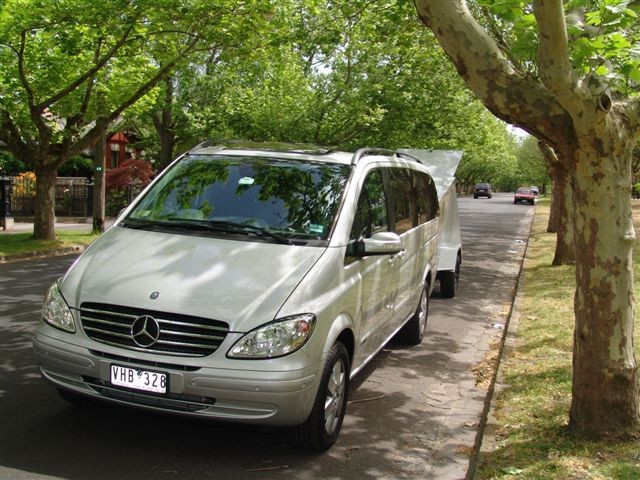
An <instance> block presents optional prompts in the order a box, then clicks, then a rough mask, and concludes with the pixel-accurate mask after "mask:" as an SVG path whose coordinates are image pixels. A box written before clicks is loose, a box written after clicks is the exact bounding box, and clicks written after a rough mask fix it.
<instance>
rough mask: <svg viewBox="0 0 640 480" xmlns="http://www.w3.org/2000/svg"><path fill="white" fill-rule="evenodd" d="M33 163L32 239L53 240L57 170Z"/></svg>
mask: <svg viewBox="0 0 640 480" xmlns="http://www.w3.org/2000/svg"><path fill="white" fill-rule="evenodd" d="M43 163H44V162H35V168H34V170H35V174H36V205H35V221H34V225H33V237H34V238H37V239H39V240H55V239H56V232H55V218H56V210H55V201H56V198H55V196H56V178H57V176H58V170H57V168H56V167H55V166H51V165H43Z"/></svg>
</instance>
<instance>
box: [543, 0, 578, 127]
mask: <svg viewBox="0 0 640 480" xmlns="http://www.w3.org/2000/svg"><path fill="white" fill-rule="evenodd" d="M533 13H534V15H535V17H536V21H537V22H538V30H539V32H540V36H539V45H538V54H537V63H538V70H539V72H540V80H541V81H542V83H543V84H544V86H545V87H547V88H548V89H549V90H550V91H551V92H553V93H554V95H555V97H556V98H557V99H558V102H560V103H561V104H562V106H563V107H564V108H565V109H567V110H568V111H569V112H570V113H571V114H572V116H575V115H577V114H578V113H579V112H581V111H582V110H583V109H584V101H583V100H584V99H585V98H584V97H585V95H584V92H580V90H581V88H580V84H579V82H578V78H577V75H576V72H575V70H574V69H573V66H572V65H571V59H570V57H569V38H568V36H567V24H566V21H565V16H564V7H563V2H562V0H534V2H533Z"/></svg>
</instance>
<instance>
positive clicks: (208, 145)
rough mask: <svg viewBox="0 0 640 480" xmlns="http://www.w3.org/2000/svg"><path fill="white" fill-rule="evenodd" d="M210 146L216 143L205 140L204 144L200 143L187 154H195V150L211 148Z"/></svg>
mask: <svg viewBox="0 0 640 480" xmlns="http://www.w3.org/2000/svg"><path fill="white" fill-rule="evenodd" d="M212 145H217V142H215V141H213V140H205V141H204V142H200V143H199V144H198V145H196V146H195V147H193V148H191V149H189V151H188V152H187V153H191V152H195V151H196V150H200V149H201V148H206V147H211V146H212Z"/></svg>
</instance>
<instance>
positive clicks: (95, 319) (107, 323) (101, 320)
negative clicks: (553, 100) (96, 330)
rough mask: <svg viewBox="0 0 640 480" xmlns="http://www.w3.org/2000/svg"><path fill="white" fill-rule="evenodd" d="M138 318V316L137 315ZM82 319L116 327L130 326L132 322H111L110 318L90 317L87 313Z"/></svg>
mask: <svg viewBox="0 0 640 480" xmlns="http://www.w3.org/2000/svg"><path fill="white" fill-rule="evenodd" d="M136 318H138V317H136ZM82 319H83V320H91V321H92V322H96V323H101V324H103V325H113V326H114V327H121V328H130V324H126V323H122V322H110V321H109V320H104V319H102V318H94V317H89V316H87V315H83V316H82ZM134 320H135V319H134Z"/></svg>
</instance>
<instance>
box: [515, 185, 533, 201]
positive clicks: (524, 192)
mask: <svg viewBox="0 0 640 480" xmlns="http://www.w3.org/2000/svg"><path fill="white" fill-rule="evenodd" d="M535 202H536V196H535V195H534V194H533V191H531V189H530V188H527V187H520V188H518V190H516V194H515V195H514V196H513V203H514V204H515V203H530V204H531V205H533V204H534V203H535Z"/></svg>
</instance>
